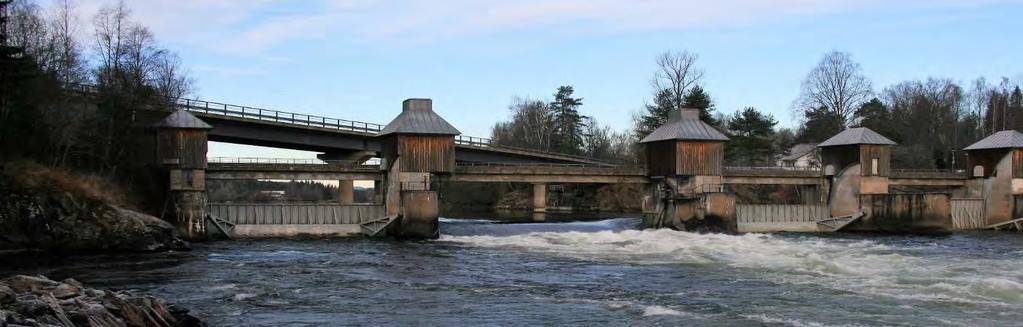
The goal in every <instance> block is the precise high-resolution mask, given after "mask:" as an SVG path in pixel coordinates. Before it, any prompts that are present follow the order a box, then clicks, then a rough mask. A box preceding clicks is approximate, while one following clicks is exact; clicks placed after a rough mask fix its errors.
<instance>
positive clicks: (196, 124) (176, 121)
mask: <svg viewBox="0 0 1023 327" xmlns="http://www.w3.org/2000/svg"><path fill="white" fill-rule="evenodd" d="M153 127H156V128H180V129H213V126H210V124H207V123H206V122H204V121H202V120H201V119H199V118H196V117H195V116H193V115H192V114H191V113H189V112H188V111H185V110H184V109H178V110H177V111H174V113H172V114H170V115H168V116H167V117H164V118H163V120H160V121H159V122H157V123H156V124H153Z"/></svg>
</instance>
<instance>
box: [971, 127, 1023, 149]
mask: <svg viewBox="0 0 1023 327" xmlns="http://www.w3.org/2000/svg"><path fill="white" fill-rule="evenodd" d="M1018 148H1023V133H1020V132H1017V131H1014V130H1008V131H1001V132H998V133H994V134H991V135H989V136H988V137H985V138H984V139H982V140H980V141H977V143H973V144H970V146H968V147H966V148H965V149H963V150H967V151H969V150H987V149H1018Z"/></svg>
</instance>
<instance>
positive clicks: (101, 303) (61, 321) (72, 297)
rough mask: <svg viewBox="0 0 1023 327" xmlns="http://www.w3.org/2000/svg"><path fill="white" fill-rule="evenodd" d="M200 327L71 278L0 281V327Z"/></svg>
mask: <svg viewBox="0 0 1023 327" xmlns="http://www.w3.org/2000/svg"><path fill="white" fill-rule="evenodd" d="M15 326H31V327H50V326H57V327H77V326H91V327H128V326H131V327H136V326H137V327H141V326H154V327H192V326H205V324H204V323H202V322H201V321H200V320H199V319H198V318H195V317H193V316H191V315H189V314H188V310H187V309H183V308H179V307H176V306H168V305H166V304H165V303H164V301H163V300H161V299H158V298H155V297H152V296H146V295H135V294H131V293H128V292H113V291H104V290H97V289H91V288H86V287H84V286H82V284H81V283H79V282H78V281H75V280H74V279H66V280H64V281H60V282H58V281H54V280H50V279H48V278H46V277H44V276H24V275H18V276H13V277H9V278H6V279H3V280H0V327H15Z"/></svg>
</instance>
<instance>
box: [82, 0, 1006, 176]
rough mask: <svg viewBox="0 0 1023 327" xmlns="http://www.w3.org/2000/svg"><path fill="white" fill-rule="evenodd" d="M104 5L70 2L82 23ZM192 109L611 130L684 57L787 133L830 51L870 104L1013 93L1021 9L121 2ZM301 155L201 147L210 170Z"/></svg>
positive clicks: (341, 0) (859, 3)
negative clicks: (190, 88) (163, 55)
mask: <svg viewBox="0 0 1023 327" xmlns="http://www.w3.org/2000/svg"><path fill="white" fill-rule="evenodd" d="M108 3H110V1H104V0H91V1H90V0H78V1H77V2H75V5H76V6H77V7H78V9H79V12H80V15H81V16H83V17H81V18H83V19H88V18H90V17H91V15H92V14H93V13H94V12H95V11H96V10H97V9H98V8H99V7H101V6H103V5H105V4H108ZM128 6H129V7H130V8H131V9H132V10H133V13H134V17H135V18H136V19H137V20H138V21H140V22H142V23H143V24H145V25H147V26H149V27H150V28H151V29H152V31H153V32H154V34H155V35H156V37H157V39H158V40H159V41H160V42H162V44H164V45H165V46H166V47H167V48H169V49H171V50H174V51H176V52H177V53H178V54H179V55H180V56H181V58H182V62H183V65H184V67H185V68H186V70H187V71H188V72H190V74H191V76H192V77H193V78H194V79H195V82H196V86H197V89H196V91H195V96H196V97H198V98H201V99H205V100H212V101H218V102H226V103H233V104H241V105H247V106H253V107H262V108H269V109H277V110H282V111H293V112H300V113H307V114H313V115H321V116H327V117H335V118H342V119H349V120H358V121H367V122H374V123H381V124H386V123H387V122H389V121H390V120H391V119H393V118H394V117H395V116H396V115H397V114H398V113H399V112H400V111H401V102H402V100H404V99H407V98H432V99H433V101H434V110H435V111H436V112H438V113H439V114H440V115H441V116H442V117H444V118H445V119H446V120H448V121H449V122H451V123H452V124H453V125H454V126H455V127H457V128H458V129H459V130H461V131H462V133H463V134H465V135H470V136H481V137H487V136H489V134H490V127H491V126H492V125H493V124H494V123H495V122H497V121H501V120H507V119H508V118H509V116H510V112H509V110H508V105H509V104H510V103H511V101H512V99H514V98H515V97H533V98H550V97H551V96H552V94H553V93H554V91H555V89H556V88H557V87H558V86H560V85H571V86H573V87H574V88H575V90H576V96H578V97H582V98H583V106H582V108H581V111H582V113H583V114H584V115H587V116H592V117H594V118H595V119H596V120H597V121H599V122H601V123H602V124H607V125H610V126H612V127H614V128H616V129H619V130H624V129H626V128H629V127H630V126H631V117H632V115H633V114H634V113H636V112H638V111H640V110H642V108H643V105H644V103H646V102H648V101H649V100H650V99H651V97H652V89H651V86H650V83H649V82H650V78H651V77H652V76H653V72H654V69H655V67H654V59H655V57H656V56H657V55H658V54H660V53H662V52H664V51H668V50H683V49H684V50H688V51H690V52H694V53H696V54H698V55H699V60H698V66H699V67H700V68H701V69H702V70H703V71H704V72H705V75H704V76H705V78H704V80H703V83H702V84H703V86H704V88H705V89H706V90H707V91H708V92H709V93H710V94H711V96H712V98H713V100H714V103H715V104H716V110H717V111H718V112H720V113H725V114H728V113H732V112H734V111H736V110H738V109H741V108H743V107H746V106H753V107H756V108H758V109H759V110H761V111H764V112H767V113H770V114H773V115H774V117H775V118H776V119H777V120H778V121H779V126H783V127H792V126H796V125H797V124H798V123H797V119H798V117H796V115H795V110H794V108H793V102H794V100H795V99H796V97H797V96H798V95H799V91H800V83H801V82H802V80H803V79H804V78H805V76H806V74H807V73H808V72H809V71H810V70H811V69H812V68H813V66H814V65H815V64H816V63H817V61H818V60H820V58H821V56H822V55H823V54H824V53H826V52H828V51H832V50H839V51H847V52H850V53H851V54H852V56H853V59H854V60H856V61H857V62H859V63H860V64H861V65H862V67H863V72H864V73H865V75H866V76H867V77H868V78H870V79H871V81H872V82H873V85H874V89H875V91H881V90H882V89H883V88H884V87H886V86H888V85H892V84H894V83H898V82H901V81H906V80H913V79H925V78H927V77H943V78H951V79H953V80H956V81H960V82H962V83H964V84H965V83H968V82H970V81H972V80H973V79H975V78H977V77H982V76H983V77H986V78H987V79H988V80H999V79H1001V78H1002V77H1009V78H1012V79H1016V80H1023V42H1021V40H1023V36H1021V35H1020V34H1023V20H1021V19H1020V18H1021V17H1023V1H1021V0H968V1H967V0H901V1H889V0H776V1H757V0H716V1H681V0H675V1H672V0H645V1H644V0H519V1H501V0H392V1H382V0H279V1H270V0H219V1H213V0H145V1H142V0H132V1H128ZM313 155H314V154H311V153H305V152H298V151H283V150H267V149H259V148H254V147H245V146H235V145H227V144H212V145H211V147H210V156H260V157H268V156H269V157H311V156H313Z"/></svg>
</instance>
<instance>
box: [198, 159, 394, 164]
mask: <svg viewBox="0 0 1023 327" xmlns="http://www.w3.org/2000/svg"><path fill="white" fill-rule="evenodd" d="M206 162H208V163H216V164H268V165H345V166H378V165H379V164H380V160H379V159H376V160H369V161H365V162H362V161H355V160H320V159H305V158H259V157H212V158H207V159H206Z"/></svg>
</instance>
